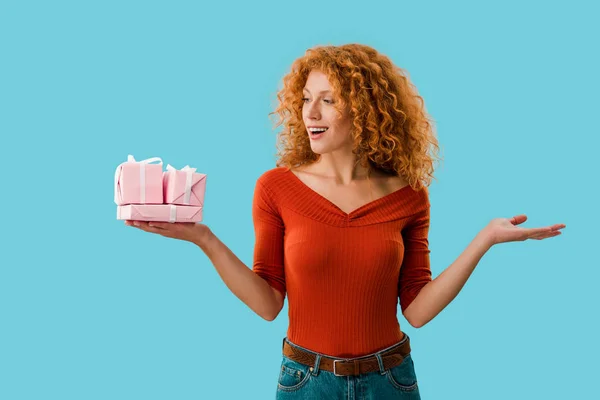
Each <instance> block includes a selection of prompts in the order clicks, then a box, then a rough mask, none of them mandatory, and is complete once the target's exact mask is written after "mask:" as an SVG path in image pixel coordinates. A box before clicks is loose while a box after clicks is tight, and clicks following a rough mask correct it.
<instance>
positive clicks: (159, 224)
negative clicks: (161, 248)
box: [148, 221, 173, 230]
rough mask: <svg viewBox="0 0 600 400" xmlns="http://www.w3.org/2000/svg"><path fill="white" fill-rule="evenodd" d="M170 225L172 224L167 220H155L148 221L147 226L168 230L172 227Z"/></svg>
mask: <svg viewBox="0 0 600 400" xmlns="http://www.w3.org/2000/svg"><path fill="white" fill-rule="evenodd" d="M172 225H173V224H171V223H169V222H156V221H152V222H148V226H150V227H153V228H157V229H163V230H169V229H170V228H171V227H172Z"/></svg>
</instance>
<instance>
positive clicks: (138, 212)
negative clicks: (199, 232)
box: [117, 204, 202, 222]
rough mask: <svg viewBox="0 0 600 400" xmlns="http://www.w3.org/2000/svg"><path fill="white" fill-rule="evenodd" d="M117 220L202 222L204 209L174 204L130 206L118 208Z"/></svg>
mask: <svg viewBox="0 0 600 400" xmlns="http://www.w3.org/2000/svg"><path fill="white" fill-rule="evenodd" d="M117 219H123V220H125V219H129V220H133V221H160V222H200V221H202V207H196V206H177V205H174V204H128V205H123V206H117Z"/></svg>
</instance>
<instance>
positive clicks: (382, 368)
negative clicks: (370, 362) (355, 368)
mask: <svg viewBox="0 0 600 400" xmlns="http://www.w3.org/2000/svg"><path fill="white" fill-rule="evenodd" d="M375 357H377V363H378V364H379V373H380V374H381V375H385V368H384V367H383V359H382V358H381V354H380V353H376V354H375Z"/></svg>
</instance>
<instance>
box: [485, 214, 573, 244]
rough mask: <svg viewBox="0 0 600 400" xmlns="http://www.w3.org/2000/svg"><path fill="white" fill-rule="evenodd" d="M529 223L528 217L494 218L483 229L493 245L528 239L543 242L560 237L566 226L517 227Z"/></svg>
mask: <svg viewBox="0 0 600 400" xmlns="http://www.w3.org/2000/svg"><path fill="white" fill-rule="evenodd" d="M525 221H527V216H526V215H523V214H521V215H517V216H514V217H512V218H494V219H493V220H492V221H491V222H490V223H489V224H488V226H486V227H485V228H484V229H483V233H484V235H485V236H487V237H488V238H489V240H490V241H491V243H492V245H494V244H498V243H506V242H517V241H519V242H522V241H524V240H527V239H535V240H542V239H546V238H549V237H554V236H558V235H560V234H561V233H562V232H561V231H560V229H562V228H564V227H566V225H565V224H554V225H552V226H547V227H544V228H520V227H518V226H516V225H519V224H522V223H523V222H525Z"/></svg>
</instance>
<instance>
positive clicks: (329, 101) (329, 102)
mask: <svg viewBox="0 0 600 400" xmlns="http://www.w3.org/2000/svg"><path fill="white" fill-rule="evenodd" d="M307 100H309V99H308V98H306V97H303V98H302V101H303V102H304V103H306V101H307ZM323 101H324V102H325V103H327V104H332V103H333V101H332V100H329V99H323Z"/></svg>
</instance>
